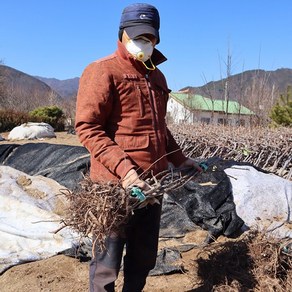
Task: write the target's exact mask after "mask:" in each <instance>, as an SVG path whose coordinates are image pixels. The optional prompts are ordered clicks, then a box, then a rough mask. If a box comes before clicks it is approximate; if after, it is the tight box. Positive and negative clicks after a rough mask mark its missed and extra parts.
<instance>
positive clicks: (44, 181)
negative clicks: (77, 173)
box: [0, 166, 78, 273]
mask: <svg viewBox="0 0 292 292" xmlns="http://www.w3.org/2000/svg"><path fill="white" fill-rule="evenodd" d="M62 188H63V189H64V187H62V186H61V185H59V184H58V183H57V182H55V181H54V180H51V179H49V178H45V177H42V176H35V177H33V176H29V175H27V174H25V173H23V172H20V171H18V170H15V169H13V168H11V167H8V166H0V273H1V272H3V271H5V270H6V269H7V268H9V267H11V266H14V265H16V264H19V263H23V262H28V261H35V260H40V259H44V258H48V257H50V256H53V255H55V254H57V253H59V252H62V251H64V250H67V249H69V248H71V247H73V246H74V245H75V244H77V242H78V236H77V235H76V234H74V233H73V232H71V231H70V229H68V228H64V229H62V230H61V231H59V232H58V233H57V234H54V231H56V230H57V229H58V228H59V227H61V223H60V222H61V215H62V213H64V206H65V204H66V201H65V199H64V198H63V197H62V196H61V195H57V194H60V192H59V190H60V189H62ZM56 195H57V196H56Z"/></svg>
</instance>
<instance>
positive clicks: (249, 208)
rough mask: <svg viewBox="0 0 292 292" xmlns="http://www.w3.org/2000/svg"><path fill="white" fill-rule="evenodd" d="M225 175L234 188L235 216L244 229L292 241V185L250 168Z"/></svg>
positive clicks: (233, 170) (237, 169) (229, 170)
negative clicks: (252, 229) (256, 230)
mask: <svg viewBox="0 0 292 292" xmlns="http://www.w3.org/2000/svg"><path fill="white" fill-rule="evenodd" d="M225 172H226V173H227V175H229V177H230V181H231V184H232V189H233V196H234V202H235V205H236V212H237V214H238V216H239V217H241V219H243V220H244V222H245V225H247V226H248V227H253V226H258V227H259V228H260V229H261V230H266V231H268V232H273V234H274V235H275V236H278V237H280V238H285V237H290V238H292V214H291V212H292V181H289V180H286V179H283V178H281V177H279V176H276V175H274V174H266V173H263V172H260V171H257V170H256V169H255V168H253V167H250V166H234V167H232V168H228V169H226V170H225Z"/></svg>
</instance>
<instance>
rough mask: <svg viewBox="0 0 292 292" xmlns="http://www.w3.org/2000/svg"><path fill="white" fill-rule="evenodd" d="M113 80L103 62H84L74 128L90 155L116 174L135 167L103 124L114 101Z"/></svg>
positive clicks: (125, 172)
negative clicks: (87, 64)
mask: <svg viewBox="0 0 292 292" xmlns="http://www.w3.org/2000/svg"><path fill="white" fill-rule="evenodd" d="M112 86H113V82H112V80H111V76H110V75H109V74H107V73H106V70H104V68H103V63H102V62H94V63H92V64H90V65H89V66H87V67H86V68H85V70H84V72H83V74H82V76H81V78H80V81H79V89H78V94H77V103H76V116H75V129H76V132H77V134H78V136H79V140H80V142H81V143H82V144H83V145H84V146H85V147H86V148H87V149H88V151H89V152H90V154H91V156H92V157H94V159H96V160H97V161H99V162H100V163H101V164H103V165H104V166H105V167H106V168H107V169H108V170H109V171H110V172H111V173H113V174H114V175H115V176H116V177H118V178H121V179H122V178H124V176H125V175H126V174H127V172H128V171H129V170H130V169H132V168H134V167H135V166H134V164H133V163H132V161H131V159H130V157H129V156H128V155H127V154H126V153H125V152H124V151H123V150H122V149H121V148H120V147H119V146H118V145H117V144H116V143H115V142H114V141H113V140H112V139H111V138H110V137H109V136H108V135H107V133H106V131H105V125H106V122H107V119H108V117H109V115H110V113H111V109H112V105H113V94H112V92H113V91H112V89H113V88H112Z"/></svg>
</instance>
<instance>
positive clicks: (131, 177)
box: [122, 169, 150, 191]
mask: <svg viewBox="0 0 292 292" xmlns="http://www.w3.org/2000/svg"><path fill="white" fill-rule="evenodd" d="M122 186H123V188H124V189H127V188H129V187H131V186H137V187H139V188H140V189H141V190H144V191H146V190H149V188H150V187H149V185H148V184H147V183H146V182H145V181H143V180H141V179H140V178H139V175H138V173H137V172H136V170H135V169H131V170H130V171H129V172H128V173H127V174H126V175H125V177H124V179H123V180H122Z"/></svg>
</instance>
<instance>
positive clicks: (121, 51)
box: [116, 41, 167, 67]
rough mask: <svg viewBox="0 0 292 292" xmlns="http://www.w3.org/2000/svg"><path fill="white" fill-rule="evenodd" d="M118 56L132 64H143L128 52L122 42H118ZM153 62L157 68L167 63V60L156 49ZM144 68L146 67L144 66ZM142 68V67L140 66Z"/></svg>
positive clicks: (152, 58)
mask: <svg viewBox="0 0 292 292" xmlns="http://www.w3.org/2000/svg"><path fill="white" fill-rule="evenodd" d="M116 54H117V55H118V56H119V57H121V58H122V59H124V60H129V61H130V62H131V63H134V64H135V63H136V64H137V63H138V66H139V65H140V63H141V62H139V61H136V60H135V59H134V58H133V57H132V56H131V55H130V53H129V52H128V51H127V49H126V47H125V46H124V45H123V43H122V42H121V41H118V48H117V50H116ZM151 60H152V62H153V64H154V65H155V66H157V65H159V64H161V63H163V62H165V61H166V60H167V58H166V57H165V56H164V55H163V54H162V53H161V52H160V51H159V50H157V49H155V48H154V51H153V54H152V57H151ZM141 65H142V64H141ZM142 66H143V67H144V65H142ZM139 67H140V66H139Z"/></svg>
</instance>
